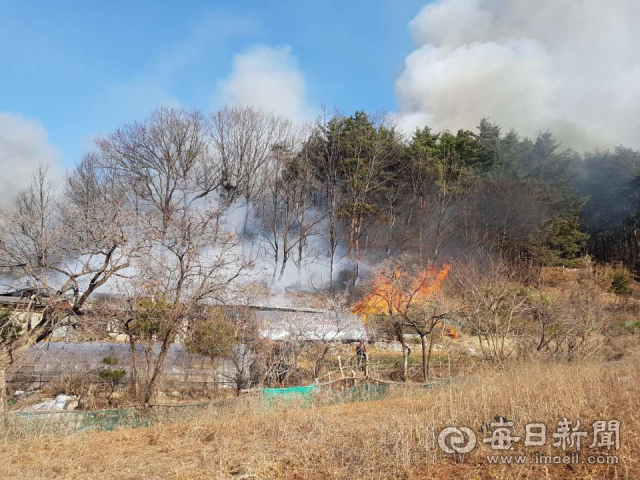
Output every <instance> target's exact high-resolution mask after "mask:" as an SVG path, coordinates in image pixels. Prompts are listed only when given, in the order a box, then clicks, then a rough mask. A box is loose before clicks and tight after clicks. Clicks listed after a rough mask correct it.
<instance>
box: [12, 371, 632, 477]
mask: <svg viewBox="0 0 640 480" xmlns="http://www.w3.org/2000/svg"><path fill="white" fill-rule="evenodd" d="M639 386H640V371H639V370H638V368H637V366H636V363H635V359H633V360H632V359H629V360H624V361H623V362H615V363H614V362H611V363H597V364H596V363H593V364H581V365H579V364H562V363H555V364H533V365H519V366H513V367H510V368H509V369H506V370H502V371H495V370H487V371H486V372H484V373H483V374H481V375H478V376H476V377H473V378H471V379H469V380H467V381H465V382H461V383H455V384H451V385H449V386H442V387H438V388H436V389H433V390H430V391H426V392H424V391H422V392H415V391H412V392H410V393H407V394H406V395H404V396H402V397H399V398H393V399H388V400H382V401H374V402H363V403H354V404H348V405H334V406H329V407H320V408H313V409H304V410H289V411H277V412H264V411H261V410H260V409H259V408H257V405H256V404H255V403H254V402H251V401H245V402H240V403H239V404H238V407H237V409H236V410H235V411H233V412H231V413H227V414H224V415H216V414H215V412H210V413H206V414H200V415H198V416H197V417H194V418H193V419H191V420H189V421H187V422H183V423H179V424H164V425H158V426H154V427H150V428H146V429H137V430H121V431H116V432H101V433H84V434H77V435H73V436H67V437H57V438H54V437H41V438H31V439H23V440H17V441H15V440H14V441H12V440H10V439H6V440H5V441H4V442H3V443H2V444H0V477H1V478H7V479H14V478H15V479H18V478H20V479H23V478H28V479H33V480H36V479H44V478H46V479H49V478H62V479H83V480H84V479H104V478H117V479H119V480H125V479H160V478H162V479H164V478H169V479H205V478H206V479H210V478H283V479H325V478H335V479H348V478H372V479H375V478H406V479H412V478H442V479H444V478H468V479H489V478H496V479H497V478H549V479H555V478H584V479H587V478H589V479H591V478H612V479H613V478H640V465H639V463H640V427H639V426H638V425H639V422H638V420H639V419H638V411H640V409H639V407H640V396H639V395H638V394H639V393H640V388H639ZM496 415H503V416H505V417H507V418H508V419H510V420H513V421H515V432H514V433H515V434H519V433H522V432H523V431H524V424H525V423H527V422H532V421H543V422H545V423H547V425H549V426H550V431H549V432H548V439H547V446H546V447H542V450H540V451H544V452H550V453H552V452H555V453H552V454H556V455H557V454H558V453H559V452H558V451H557V450H556V449H555V448H552V447H551V441H552V439H551V438H550V436H551V432H552V431H553V430H554V429H555V425H556V422H557V421H558V420H560V419H561V418H562V417H563V416H566V417H567V418H569V419H572V420H575V419H578V418H579V419H580V420H581V421H582V425H583V426H586V430H587V431H590V425H591V422H592V421H594V420H596V419H607V420H608V419H613V418H616V419H619V420H621V421H622V435H621V449H620V450H619V451H618V452H617V454H618V456H619V459H620V463H619V465H617V466H609V467H604V466H602V467H587V466H582V465H580V466H571V467H568V466H546V467H545V466H536V465H528V464H527V465H523V466H515V465H504V466H497V465H488V464H487V462H486V460H485V455H487V454H490V453H491V451H490V450H488V449H487V448H486V446H484V445H482V443H481V441H480V440H479V443H480V445H479V447H477V448H476V449H475V450H474V451H473V452H472V453H471V454H469V455H467V456H466V457H465V458H463V459H454V458H451V457H450V456H448V455H445V454H443V453H441V452H439V451H438V450H437V449H436V448H434V436H435V435H437V432H438V431H439V430H440V429H441V428H442V427H444V426H446V425H468V426H471V427H473V428H474V429H475V430H476V431H478V429H479V427H480V425H481V424H482V423H483V422H485V421H487V420H491V419H493V417H494V416H496ZM479 435H480V434H479ZM479 438H480V437H479ZM517 450H519V451H521V452H523V448H521V447H518V449H517ZM534 451H535V450H532V449H527V450H526V452H524V453H529V454H530V455H532V454H533V452H534ZM582 451H583V453H584V452H587V451H589V450H587V449H585V448H584V447H583V450H582Z"/></svg>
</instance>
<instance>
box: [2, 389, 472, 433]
mask: <svg viewBox="0 0 640 480" xmlns="http://www.w3.org/2000/svg"><path fill="white" fill-rule="evenodd" d="M465 378H466V377H460V378H452V379H443V380H440V381H437V382H434V383H430V384H424V385H421V386H418V385H416V386H418V387H419V388H432V387H435V386H438V385H447V384H450V383H457V382H458V381H460V380H464V379H465ZM392 391H393V392H396V391H400V390H398V389H394V390H392V389H390V386H389V385H387V384H373V383H363V384H359V385H354V386H351V387H349V388H347V389H345V390H343V391H331V390H324V389H322V388H321V387H319V386H318V385H309V386H305V387H288V388H263V389H261V390H260V399H261V403H262V405H263V407H265V408H266V409H268V410H272V409H273V408H300V407H302V408H308V407H312V406H313V405H314V403H315V400H316V399H319V401H318V403H317V404H319V405H322V404H325V405H326V404H336V403H349V402H362V401H370V400H381V399H384V398H388V397H390V396H391V395H393V393H392ZM321 393H322V394H325V393H329V395H330V397H329V398H326V397H325V398H321V396H319V395H320V394H321ZM233 405H234V399H225V400H219V401H215V402H207V403H200V404H195V405H194V404H192V405H174V406H156V407H152V408H141V407H132V408H120V409H113V410H98V411H71V412H15V413H13V414H11V415H9V417H10V423H11V426H12V427H13V428H15V429H16V430H18V431H19V432H21V433H22V434H29V433H52V434H58V433H66V432H74V431H76V432H78V431H87V430H114V429H116V428H139V427H148V426H150V425H153V424H155V423H158V422H170V421H179V420H181V419H185V418H189V417H192V416H193V414H194V413H199V412H201V411H202V410H205V409H212V411H213V412H216V414H224V412H226V409H227V408H233Z"/></svg>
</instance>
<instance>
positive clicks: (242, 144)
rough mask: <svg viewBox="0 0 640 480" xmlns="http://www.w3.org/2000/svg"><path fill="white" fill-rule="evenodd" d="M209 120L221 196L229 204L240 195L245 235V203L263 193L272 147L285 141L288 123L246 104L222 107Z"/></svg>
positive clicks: (243, 232)
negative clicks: (221, 190) (218, 168)
mask: <svg viewBox="0 0 640 480" xmlns="http://www.w3.org/2000/svg"><path fill="white" fill-rule="evenodd" d="M210 119H211V128H210V135H211V138H212V141H213V146H214V148H215V152H216V156H217V158H218V159H219V161H220V167H221V177H220V178H221V181H222V186H223V188H224V192H225V199H226V200H227V201H228V202H229V203H232V202H233V201H234V200H237V199H238V198H240V197H241V198H242V200H243V201H244V202H245V208H246V210H245V218H244V224H243V227H242V235H246V234H247V227H248V225H247V224H248V221H249V206H250V204H251V202H253V201H254V200H256V199H257V198H258V197H260V196H262V195H263V194H264V192H265V188H266V182H267V180H268V178H267V175H266V173H267V172H268V165H269V160H270V159H271V155H272V149H273V147H274V146H276V145H282V144H286V143H287V141H288V139H289V137H290V136H291V129H292V124H291V122H290V121H288V120H286V119H284V118H281V117H276V116H273V115H271V114H268V113H265V112H262V111H260V110H255V109H253V108H250V107H225V108H223V109H221V110H218V111H216V112H214V113H213V114H212V115H211V117H210Z"/></svg>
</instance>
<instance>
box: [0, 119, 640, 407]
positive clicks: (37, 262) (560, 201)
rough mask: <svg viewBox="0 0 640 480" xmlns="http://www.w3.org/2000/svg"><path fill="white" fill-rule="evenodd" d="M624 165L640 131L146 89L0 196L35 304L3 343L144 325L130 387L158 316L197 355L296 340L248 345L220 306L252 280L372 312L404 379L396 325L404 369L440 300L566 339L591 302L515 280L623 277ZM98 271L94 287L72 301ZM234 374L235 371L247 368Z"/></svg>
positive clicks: (9, 277)
mask: <svg viewBox="0 0 640 480" xmlns="http://www.w3.org/2000/svg"><path fill="white" fill-rule="evenodd" d="M639 166H640V153H639V152H635V151H633V150H630V149H627V148H624V147H618V148H616V149H615V150H613V151H596V152H589V153H584V154H580V153H579V152H576V151H573V150H568V149H564V148H562V146H561V144H560V143H559V142H558V141H557V140H556V139H555V138H554V136H553V134H552V133H551V132H542V133H540V134H539V135H538V136H537V137H536V138H535V139H531V138H527V137H523V136H520V135H519V134H518V133H517V132H515V131H513V130H509V131H506V132H504V131H503V129H502V128H501V127H500V126H499V125H495V124H492V123H491V122H489V121H488V120H486V119H483V120H481V121H480V123H479V126H478V128H477V130H476V131H468V130H459V131H457V132H456V133H452V132H449V131H444V132H436V131H433V130H431V129H430V128H428V127H424V128H421V129H418V130H416V131H415V132H414V133H413V134H412V135H409V136H406V135H403V134H402V133H401V132H400V131H398V130H397V129H396V128H395V127H394V126H393V123H392V122H391V121H390V119H389V118H385V117H384V116H377V115H372V114H367V113H366V112H362V111H361V112H356V113H355V114H353V115H351V116H344V115H340V114H337V113H336V114H330V115H329V114H326V115H323V116H321V117H320V118H319V119H318V120H317V121H316V122H314V123H312V124H307V125H296V124H293V123H292V122H291V121H289V120H287V119H285V118H282V117H276V116H273V115H271V114H269V113H266V112H263V111H259V110H255V109H252V108H237V107H236V108H223V109H221V110H218V111H216V112H213V113H211V114H208V115H205V114H204V113H202V112H200V111H197V110H184V109H178V108H160V109H158V110H156V111H155V112H153V113H152V114H151V115H150V116H149V117H147V118H146V119H143V120H141V121H139V122H133V123H130V124H126V125H123V126H122V127H121V128H119V129H117V130H116V131H114V132H113V133H111V134H108V135H105V136H102V137H99V138H97V139H96V141H95V147H94V148H93V149H92V150H91V151H90V152H88V153H87V154H86V155H85V156H84V157H83V158H82V159H81V161H80V162H78V164H77V165H76V166H75V168H74V169H73V171H71V172H70V173H68V175H67V176H66V178H65V179H64V181H63V182H62V183H61V184H60V183H57V184H56V183H54V182H53V181H52V179H51V178H50V177H49V174H48V171H47V169H46V168H45V167H42V168H40V169H39V170H38V171H37V172H36V173H35V175H34V177H33V180H32V183H31V186H30V187H29V188H27V189H26V190H25V191H23V192H21V193H20V194H19V195H18V196H17V197H16V198H15V201H14V204H13V206H12V207H11V208H9V209H7V210H5V211H3V212H2V213H1V215H0V268H1V270H0V273H1V274H2V275H3V283H4V284H5V286H7V287H10V288H12V289H17V291H18V295H19V296H21V298H22V300H21V302H22V303H24V304H25V305H24V306H21V308H23V309H26V310H27V311H31V309H33V308H38V309H39V317H38V318H39V320H38V321H37V322H36V323H29V324H24V322H22V320H21V319H22V318H23V317H21V316H12V315H11V312H9V311H8V310H6V311H3V312H2V313H3V316H2V317H1V318H0V345H2V347H3V348H4V349H5V351H6V353H7V355H6V356H5V363H7V362H8V363H12V362H13V361H14V360H15V359H17V358H20V357H21V356H22V355H23V354H24V353H25V352H26V351H27V350H28V348H29V347H30V346H31V345H33V344H35V343H37V342H40V341H43V340H47V339H49V338H50V337H51V336H52V334H53V332H54V331H55V330H56V329H60V328H61V327H64V328H71V329H73V330H82V329H83V328H87V327H89V328H94V329H98V330H99V329H100V328H102V327H104V325H105V324H107V323H108V324H110V325H111V324H113V325H116V324H117V325H118V331H119V332H121V333H123V334H125V335H126V338H127V339H128V341H129V342H130V344H131V348H132V351H134V350H133V349H134V348H135V345H136V344H137V343H142V344H145V345H147V347H148V349H149V350H148V352H151V351H152V350H153V348H155V347H154V345H156V344H158V345H160V347H159V348H160V350H159V353H158V356H157V359H156V360H154V362H155V363H154V367H153V368H152V370H151V372H152V373H149V375H148V378H147V381H148V384H147V385H146V386H145V387H144V402H145V403H148V402H149V401H150V399H151V398H152V397H153V395H155V393H156V391H157V387H158V384H159V381H160V380H159V379H160V376H161V372H162V366H163V362H164V360H165V358H166V356H167V355H168V352H169V348H170V346H171V345H172V344H173V343H174V342H176V341H177V339H178V338H182V339H183V340H185V342H186V345H187V346H188V348H191V349H193V350H194V351H196V352H199V353H203V352H204V353H205V354H206V355H208V356H211V357H212V358H213V357H216V356H218V355H220V352H221V350H220V349H221V348H222V349H225V348H226V349H227V350H225V351H226V352H227V354H228V355H230V356H231V357H232V358H234V359H236V354H237V353H238V352H241V353H242V352H247V351H254V352H261V351H268V352H273V351H277V352H280V353H282V352H285V351H286V352H288V353H291V352H293V353H292V355H293V357H296V355H298V353H299V348H300V345H303V344H304V342H299V344H295V345H294V346H295V348H293V347H292V348H293V350H291V351H289V350H286V349H284V348H282V347H281V346H276V347H274V348H275V350H269V349H267V350H264V345H263V343H264V342H263V339H262V338H261V337H260V335H259V333H258V332H259V331H260V328H259V327H258V326H256V325H254V324H252V323H251V320H250V319H251V318H252V317H251V316H250V315H245V314H242V315H236V316H235V317H234V316H231V317H229V316H228V315H226V314H224V313H223V311H222V310H220V306H221V305H227V306H237V307H243V306H244V307H253V306H255V305H256V303H255V302H256V301H258V302H259V301H261V300H260V299H258V298H255V295H254V293H253V292H254V290H253V289H254V288H256V287H259V286H261V287H263V292H264V287H265V286H266V287H273V286H278V287H297V288H299V289H304V290H308V291H309V290H311V291H313V292H315V293H322V294H323V295H324V300H323V301H324V302H325V304H324V306H325V307H326V310H325V311H327V312H333V313H331V315H334V316H335V318H340V317H341V316H342V315H344V314H345V313H347V314H348V315H351V314H352V313H356V314H358V315H361V316H362V317H364V316H366V315H369V316H371V317H380V316H382V317H384V318H385V319H386V320H389V319H391V323H389V322H387V323H388V325H391V326H392V327H393V329H395V330H394V331H393V332H391V335H392V338H396V339H397V340H398V342H399V343H400V344H401V346H402V352H403V365H404V366H403V372H404V373H403V375H402V377H403V378H404V380H405V381H406V380H407V379H408V378H409V354H410V351H411V347H410V346H409V344H408V343H407V341H406V339H405V330H406V329H407V328H410V329H413V330H412V331H415V332H417V334H418V335H419V337H420V341H421V345H422V365H423V374H422V377H423V380H424V381H426V380H427V379H428V378H429V375H430V374H429V363H428V361H427V359H428V358H429V357H428V356H427V353H426V352H427V351H431V350H430V349H431V346H429V347H428V350H427V338H429V345H431V344H432V343H433V335H432V333H433V332H434V329H435V328H436V327H437V326H438V325H440V324H442V325H444V323H442V321H443V319H444V318H445V317H446V318H447V319H448V320H447V321H454V322H458V323H459V324H460V325H461V326H463V327H464V328H466V331H467V332H468V333H469V334H473V335H476V336H478V338H479V341H480V345H481V346H482V345H484V344H483V341H486V343H487V344H489V345H492V343H491V341H490V340H488V339H494V340H495V339H496V338H499V341H497V343H495V342H494V344H493V347H492V348H493V351H490V352H489V353H486V352H485V354H486V355H488V357H487V358H492V359H498V360H504V359H505V358H506V357H508V356H509V355H510V354H511V350H510V351H509V352H508V353H506V352H505V351H504V339H505V338H506V337H508V336H509V335H511V334H512V333H514V332H513V331H512V319H513V318H516V317H517V318H519V319H521V320H522V321H523V322H525V323H523V325H520V326H519V327H518V330H517V333H518V334H522V332H525V331H527V332H529V333H531V332H535V333H531V334H532V335H533V336H534V337H535V336H536V335H538V334H539V332H542V333H541V335H542V336H541V338H540V339H539V341H538V343H537V347H536V348H534V350H536V351H551V352H554V353H553V355H560V353H559V352H565V353H566V355H567V356H568V357H570V358H571V357H572V355H574V354H575V351H576V350H577V349H578V346H583V345H587V346H588V345H589V342H588V340H590V339H591V338H592V337H593V332H600V333H601V332H603V331H606V327H605V326H603V325H604V323H603V322H604V320H603V319H604V312H605V311H607V310H606V309H607V308H608V307H607V305H608V304H606V305H605V304H604V303H602V302H600V303H598V304H597V305H596V306H593V305H592V303H593V302H594V301H595V300H594V299H593V298H591V299H590V300H587V299H585V295H591V294H590V293H589V292H590V290H588V289H587V287H586V286H584V285H582V286H581V287H578V288H577V291H575V292H573V293H571V294H569V293H567V294H566V295H565V294H563V295H560V298H557V299H555V300H553V301H552V300H551V299H550V297H549V298H548V296H546V294H545V293H544V292H542V290H541V291H537V290H536V288H535V285H536V284H538V283H539V282H538V280H539V278H540V275H541V272H542V267H549V266H550V267H554V266H562V267H571V266H578V265H587V264H591V262H592V260H595V261H597V262H601V263H610V264H616V266H615V269H616V270H615V272H613V273H612V274H611V278H609V277H607V278H608V280H607V281H606V282H605V283H608V285H605V286H604V287H603V288H606V289H608V291H612V292H613V293H617V294H628V293H631V292H632V289H631V287H630V284H631V277H630V276H629V273H628V271H627V270H632V271H635V272H637V271H638V268H639V267H640V263H639V262H638V238H637V222H638V213H639V205H640V204H639V202H638V193H639V192H640V189H639V185H638V180H639V178H640V177H639V176H638V172H639ZM585 255H590V256H592V260H590V261H588V262H585V261H584V257H585ZM460 259H462V260H463V261H458V260H460ZM625 266H626V267H625ZM625 268H626V270H625ZM450 269H451V271H452V272H453V277H454V278H453V281H452V282H451V283H452V287H453V294H452V295H453V297H455V299H454V301H453V304H455V305H456V306H453V304H449V305H448V306H447V307H446V309H445V307H444V306H443V305H442V304H440V301H441V300H442V299H440V298H439V293H440V285H441V284H442V283H443V282H444V280H445V279H446V277H447V275H448V273H449V270H450ZM610 270H611V269H610ZM318 272H320V275H314V273H318ZM536 275H537V276H538V278H537V279H536V278H535V276H536ZM589 275H590V274H588V275H587V274H586V276H587V277H588V276H589ZM591 283H593V282H591ZM585 285H586V284H585ZM532 286H533V287H532ZM599 288H600V287H599ZM269 289H270V288H267V289H266V290H267V292H269ZM581 289H582V290H581ZM601 290H602V289H601ZM598 291H599V292H600V290H598ZM99 293H108V294H109V295H107V297H109V299H110V300H108V301H107V303H108V305H106V306H98V303H97V302H94V300H96V299H97V298H99V295H98V294H99ZM274 293H275V292H274V291H271V295H274ZM600 293H601V292H600ZM11 294H15V292H13V293H11ZM252 295H254V296H253V297H252ZM363 295H364V296H363ZM592 296H593V295H592ZM359 297H360V298H361V300H360V301H357V299H358V298H359ZM436 297H438V298H436ZM453 297H452V298H453ZM450 300H451V299H450ZM25 302H26V303H25ZM552 305H553V306H552ZM583 307H584V308H586V307H589V308H591V307H593V309H591V310H589V312H590V313H588V314H587V313H584V312H582V310H583ZM101 308H104V310H100V309H101ZM441 310H442V311H441ZM581 312H582V313H581ZM594 312H597V314H595V313H594ZM245 313H246V312H245ZM21 315H22V314H21ZM245 317H246V318H245ZM331 318H333V317H331ZM365 321H366V320H365ZM96 322H97V323H96ZM238 322H240V323H238ZM550 322H551V323H550ZM388 325H387V326H388ZM525 325H526V326H527V328H530V329H533V330H527V329H526V328H525ZM550 325H551V326H550ZM369 326H370V325H369ZM447 328H448V327H447ZM551 328H552V330H553V333H552V334H551V333H549V332H550V331H551V330H549V329H551ZM98 330H95V331H94V332H93V333H91V334H90V338H94V337H93V336H96V335H98V334H97V333H96V332H97V331H98ZM102 330H105V328H102ZM105 331H106V330H105ZM447 331H448V332H449V334H450V335H451V336H452V337H455V336H457V335H458V334H457V332H456V331H455V329H452V330H450V331H449V330H447ZM496 332H501V334H500V336H499V337H496ZM387 333H389V332H387ZM102 334H103V335H104V331H103V332H102ZM91 335H93V336H91ZM527 335H528V334H527ZM547 335H551V336H550V337H548V336H547ZM525 337H526V335H525ZM527 338H529V337H527ZM576 338H577V339H582V340H580V341H577V340H575V339H576ZM203 342H204V343H205V345H204V346H203V344H202V343H203ZM207 342H209V343H207ZM252 342H253V343H252ZM554 342H555V343H554ZM294 343H295V342H294ZM236 344H241V345H243V347H242V348H241V349H240V350H237V348H236V347H235V345H236ZM551 344H553V345H555V346H554V347H551V346H550V345H551ZM327 345H328V343H326V342H322V349H321V355H320V357H318V358H320V359H321V360H320V361H319V362H316V363H315V365H316V366H317V368H315V367H314V372H315V371H316V370H318V371H319V370H321V366H322V362H323V361H324V360H323V359H324V358H325V356H326V355H327V352H328V349H329V347H328V346H327ZM497 345H499V346H497ZM232 346H233V347H232ZM530 346H531V345H529V347H530ZM245 347H246V348H245ZM585 348H586V350H587V352H588V353H590V352H591V350H589V349H588V348H587V347H585ZM489 350H491V349H489ZM229 352H232V353H229ZM240 357H241V364H242V365H244V364H245V363H244V362H245V361H246V360H247V359H246V358H245V357H246V356H245V355H244V353H243V354H242V355H240ZM278 358H280V357H278ZM296 358H297V357H296ZM272 363H273V362H271V363H269V362H266V363H265V364H269V365H271V364H272ZM149 365H151V363H149ZM274 365H279V363H278V362H275V363H274ZM318 365H319V366H318ZM149 368H150V367H149ZM245 370H246V369H245V368H244V367H242V368H239V369H238V371H239V372H245ZM316 376H317V375H316ZM134 377H135V378H138V377H137V374H136V375H134ZM238 378H240V380H239V381H238V384H237V385H238V387H237V388H238V391H239V390H241V389H242V388H244V385H245V384H246V381H247V379H246V378H245V374H244V373H242V375H240V377H238ZM137 382H138V380H136V381H135V382H134V383H135V385H137V384H138V383H137ZM136 395H137V394H136Z"/></svg>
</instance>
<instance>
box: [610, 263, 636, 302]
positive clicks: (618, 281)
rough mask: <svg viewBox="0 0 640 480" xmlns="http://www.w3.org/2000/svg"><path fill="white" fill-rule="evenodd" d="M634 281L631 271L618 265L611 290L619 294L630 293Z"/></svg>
mask: <svg viewBox="0 0 640 480" xmlns="http://www.w3.org/2000/svg"><path fill="white" fill-rule="evenodd" d="M632 282H633V279H632V278H631V275H629V272H628V271H627V270H626V269H625V268H623V267H618V268H616V270H615V271H614V273H613V280H612V281H611V291H612V292H613V293H615V294H617V295H630V294H631V283H632Z"/></svg>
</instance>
